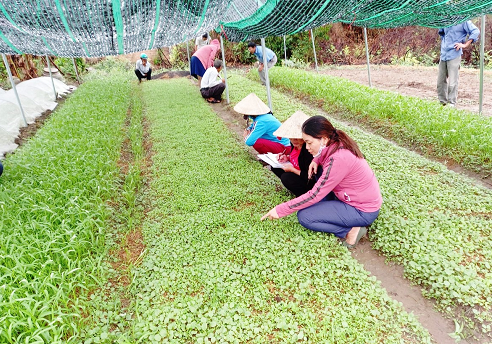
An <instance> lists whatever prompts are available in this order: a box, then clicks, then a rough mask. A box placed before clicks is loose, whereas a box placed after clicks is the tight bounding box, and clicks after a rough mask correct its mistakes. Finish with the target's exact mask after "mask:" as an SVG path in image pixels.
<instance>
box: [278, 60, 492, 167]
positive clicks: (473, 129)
mask: <svg viewBox="0 0 492 344" xmlns="http://www.w3.org/2000/svg"><path fill="white" fill-rule="evenodd" d="M270 74H271V82H272V85H274V86H279V87H282V88H285V89H289V90H291V91H293V92H295V93H296V94H298V95H301V96H306V95H307V96H310V97H311V99H313V100H316V101H323V103H324V108H325V109H326V110H327V111H340V112H341V114H342V115H343V116H344V117H346V118H349V119H351V120H357V121H359V120H361V119H363V120H364V122H365V123H366V124H367V125H372V126H374V127H376V128H378V129H379V130H383V131H384V132H385V133H386V135H387V136H389V137H391V138H392V139H394V140H395V141H397V142H400V143H403V144H406V145H410V146H415V147H417V148H419V149H421V150H422V151H423V152H424V153H425V152H427V151H430V152H431V153H430V155H431V156H434V157H440V158H445V159H453V160H455V161H457V162H458V163H460V164H462V165H463V166H466V167H468V168H470V169H473V170H476V171H486V172H492V159H491V157H492V140H491V137H492V119H491V118H487V117H483V116H480V115H476V114H472V113H468V112H465V111H459V110H456V109H452V108H447V107H442V106H441V105H440V104H439V103H438V102H431V101H427V100H422V99H418V98H412V97H405V96H402V95H399V94H396V93H393V92H389V91H381V90H376V89H373V88H370V87H367V86H364V85H360V84H358V83H355V82H352V81H348V80H344V79H342V78H336V77H331V76H327V75H318V74H313V73H311V72H306V71H302V70H294V69H287V68H273V69H272V70H271V73H270Z"/></svg>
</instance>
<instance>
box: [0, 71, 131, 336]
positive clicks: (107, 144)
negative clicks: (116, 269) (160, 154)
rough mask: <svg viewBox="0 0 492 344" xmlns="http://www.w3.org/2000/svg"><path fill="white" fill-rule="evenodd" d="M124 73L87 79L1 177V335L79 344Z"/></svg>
mask: <svg viewBox="0 0 492 344" xmlns="http://www.w3.org/2000/svg"><path fill="white" fill-rule="evenodd" d="M129 103H130V87H129V84H128V83H127V77H126V76H121V74H119V73H112V74H111V78H109V77H107V78H105V79H100V80H97V79H94V80H92V81H87V82H86V83H85V84H84V85H82V86H81V87H80V88H79V90H78V91H77V92H76V93H75V94H74V95H72V96H71V97H70V98H69V99H67V100H66V102H65V103H64V105H63V107H62V108H61V109H59V110H58V111H56V113H54V114H52V116H51V117H50V119H49V120H48V121H46V122H45V125H44V127H43V128H42V129H40V130H39V131H38V132H37V134H36V136H35V137H33V138H31V139H30V140H29V141H28V142H27V143H26V144H25V145H24V146H23V147H21V148H20V149H19V150H17V151H16V153H15V154H14V155H10V156H8V157H7V158H6V160H5V161H4V165H5V172H4V174H3V175H2V178H1V179H0V219H1V220H0V342H2V343H21V342H22V343H78V342H80V337H79V331H80V323H81V319H83V318H84V317H85V316H87V314H86V311H87V309H88V308H87V307H88V293H89V291H91V289H94V288H95V287H96V286H97V285H98V283H99V281H100V280H101V271H102V270H103V265H102V264H101V260H102V258H103V257H104V255H103V254H104V251H105V231H106V225H107V224H106V220H107V218H108V217H109V209H108V207H107V205H106V201H108V200H109V199H111V198H112V197H115V190H117V188H115V184H116V181H117V177H118V174H119V169H118V167H117V166H116V162H117V160H118V159H119V156H120V146H121V143H122V141H123V136H122V134H121V127H122V125H123V122H124V120H125V116H126V113H127V109H128V107H129Z"/></svg>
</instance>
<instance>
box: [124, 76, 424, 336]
mask: <svg viewBox="0 0 492 344" xmlns="http://www.w3.org/2000/svg"><path fill="white" fill-rule="evenodd" d="M143 87H144V90H145V93H144V99H145V108H146V115H147V116H148V118H149V121H150V123H151V139H152V144H153V150H154V155H153V165H152V177H151V183H150V184H149V189H148V190H147V192H146V198H147V200H148V201H149V202H150V204H151V205H152V210H151V211H149V212H148V213H147V217H146V219H145V221H144V226H143V232H144V236H145V240H146V245H147V254H146V255H145V257H144V259H143V261H142V264H141V265H140V266H138V267H136V268H135V269H134V270H133V283H132V285H131V292H132V293H133V295H134V297H135V303H134V312H135V320H134V321H133V324H132V329H131V330H130V331H129V332H128V333H127V334H126V335H127V337H128V338H132V339H133V340H134V341H136V342H145V343H162V342H196V343H200V342H215V341H217V342H252V343H264V342H272V343H275V342H297V341H308V342H326V343H336V342H350V341H354V342H368V343H369V342H371V343H396V342H401V341H402V340H405V341H406V342H415V343H423V342H430V339H429V335H428V334H427V332H426V331H425V330H424V329H423V328H422V327H421V326H420V325H419V324H418V322H417V321H416V320H415V318H414V317H413V316H411V315H409V314H407V313H405V312H404V311H403V309H402V308H401V305H399V304H398V303H397V302H395V301H393V300H392V299H391V298H389V297H388V296H387V295H386V293H385V292H384V290H383V289H382V288H381V287H380V286H379V285H378V283H377V282H376V281H375V279H374V278H372V277H369V276H368V274H367V272H366V271H364V269H363V267H362V266H361V265H359V264H358V263H356V262H355V261H354V260H353V259H352V258H351V256H350V254H349V253H348V252H347V251H346V249H344V248H343V247H341V246H340V245H338V243H337V241H336V239H334V238H333V237H331V236H328V235H323V234H320V233H314V232H310V231H307V230H304V229H302V228H301V227H300V226H299V224H298V223H297V221H296V219H295V217H293V216H291V217H289V218H287V219H285V220H283V221H278V222H263V223H262V222H260V221H259V218H260V215H261V214H262V213H263V212H264V211H266V210H268V209H269V208H270V207H271V206H272V205H273V204H276V203H279V202H281V201H284V200H287V199H288V198H289V195H288V194H287V192H276V191H275V189H276V187H277V185H278V181H277V180H276V179H275V177H274V176H272V175H271V174H270V173H269V172H267V171H266V170H264V169H262V168H261V166H260V165H259V164H257V163H254V160H253V159H252V158H251V157H250V155H249V154H248V153H247V151H246V149H245V148H244V147H240V146H238V145H237V142H236V140H235V139H234V138H233V137H232V134H231V133H230V132H229V131H228V130H227V128H225V126H224V124H223V123H222V122H221V121H220V120H219V119H218V118H217V116H216V115H215V114H214V113H213V112H211V110H210V107H209V106H208V105H207V104H206V103H205V102H204V101H203V100H202V99H201V97H200V95H199V93H198V92H197V89H196V87H194V86H192V85H190V84H189V81H187V80H170V81H157V82H153V83H146V84H144V85H143ZM162 94H166V97H162V96H161V95H162ZM183 94H186V97H184V96H183Z"/></svg>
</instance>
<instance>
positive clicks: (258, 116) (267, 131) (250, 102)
mask: <svg viewBox="0 0 492 344" xmlns="http://www.w3.org/2000/svg"><path fill="white" fill-rule="evenodd" d="M234 110H235V111H237V112H239V113H242V114H243V115H245V117H246V116H247V118H249V119H251V120H252V121H253V122H252V123H251V124H250V125H249V126H248V128H246V129H245V130H244V134H243V138H244V142H245V143H246V144H247V145H248V146H252V147H253V148H254V149H255V150H256V151H257V152H258V153H260V154H265V153H284V154H288V153H290V149H291V147H290V141H289V139H287V138H278V137H276V136H274V135H273V132H274V131H275V130H277V129H278V128H279V127H280V125H281V123H280V121H279V120H278V119H276V118H275V117H274V116H273V114H272V112H271V111H270V109H269V108H268V106H266V105H265V103H263V102H262V101H261V99H260V98H258V97H257V96H256V94H254V93H251V94H249V95H248V96H247V97H246V98H244V99H243V100H241V101H240V102H239V103H237V105H236V106H235V107H234Z"/></svg>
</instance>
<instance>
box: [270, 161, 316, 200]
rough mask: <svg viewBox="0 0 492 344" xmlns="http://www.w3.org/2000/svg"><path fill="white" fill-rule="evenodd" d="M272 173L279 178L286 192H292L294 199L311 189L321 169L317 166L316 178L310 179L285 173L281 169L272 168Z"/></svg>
mask: <svg viewBox="0 0 492 344" xmlns="http://www.w3.org/2000/svg"><path fill="white" fill-rule="evenodd" d="M272 172H273V173H275V175H276V176H277V177H279V178H280V181H281V182H282V184H283V185H284V186H285V188H286V189H287V190H289V191H290V192H292V193H293V194H294V195H295V196H296V197H299V196H300V195H303V194H305V193H306V192H308V191H309V190H311V189H312V188H313V186H314V184H316V181H317V180H318V178H319V177H321V173H322V172H323V169H322V168H321V166H318V172H317V173H316V176H313V178H311V179H305V178H302V177H301V176H298V175H297V174H295V173H293V172H285V171H284V170H283V169H281V168H272Z"/></svg>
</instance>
